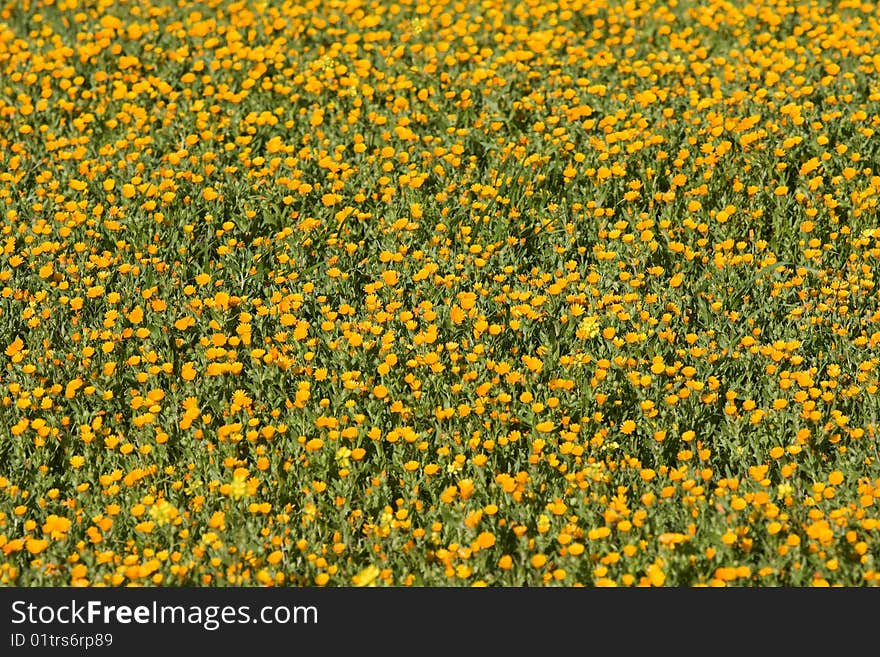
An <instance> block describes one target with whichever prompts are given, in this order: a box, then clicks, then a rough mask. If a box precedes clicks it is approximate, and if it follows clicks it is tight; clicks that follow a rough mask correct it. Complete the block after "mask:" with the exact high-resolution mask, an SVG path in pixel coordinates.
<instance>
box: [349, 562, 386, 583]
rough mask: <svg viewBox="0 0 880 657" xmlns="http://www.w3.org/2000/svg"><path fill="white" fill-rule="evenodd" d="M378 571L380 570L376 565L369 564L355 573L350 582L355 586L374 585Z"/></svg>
mask: <svg viewBox="0 0 880 657" xmlns="http://www.w3.org/2000/svg"><path fill="white" fill-rule="evenodd" d="M380 573H381V571H380V570H379V568H378V567H377V566H374V565H372V564H370V565H369V566H367V567H366V568H364V569H363V570H362V571H360V572H359V573H358V574H357V575H355V576H354V577H353V578H352V582H353V583H354V585H355V586H376V579H378V577H379V574H380Z"/></svg>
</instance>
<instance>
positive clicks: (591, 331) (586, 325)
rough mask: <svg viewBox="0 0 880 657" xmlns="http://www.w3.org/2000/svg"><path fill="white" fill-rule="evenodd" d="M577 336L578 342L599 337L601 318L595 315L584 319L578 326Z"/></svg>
mask: <svg viewBox="0 0 880 657" xmlns="http://www.w3.org/2000/svg"><path fill="white" fill-rule="evenodd" d="M575 335H576V336H577V338H578V340H592V339H593V338H595V337H596V336H597V335H599V318H598V317H596V316H595V315H589V316H587V317H584V318H583V319H582V320H581V322H580V324H578V327H577V330H576V331H575Z"/></svg>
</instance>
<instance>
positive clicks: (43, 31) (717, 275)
mask: <svg viewBox="0 0 880 657" xmlns="http://www.w3.org/2000/svg"><path fill="white" fill-rule="evenodd" d="M0 7H2V9H0V205H2V209H0V550H2V561H0V583H2V584H3V585H18V586H35V585H49V586H57V585H74V586H98V585H108V586H114V585H129V584H135V585H145V586H224V585H233V584H234V585H249V586H250V585H253V586H268V585H280V586H305V585H309V586H314V585H318V586H324V585H326V586H350V585H377V584H378V585H381V584H394V585H423V586H466V585H468V586H469V585H480V584H482V585H490V586H519V585H523V584H526V585H532V586H550V585H557V586H573V585H576V584H582V585H585V586H604V585H623V586H632V585H654V586H694V585H710V586H715V585H735V586H779V585H792V586H806V585H844V586H865V585H876V584H877V583H878V582H880V571H878V570H877V563H876V560H877V558H878V556H880V535H878V532H880V467H878V465H880V464H878V460H877V459H878V451H877V432H878V410H880V402H878V395H877V392H878V366H880V351H878V346H880V304H878V300H880V296H878V289H877V270H878V259H880V227H878V225H877V224H878V215H880V212H878V198H880V171H878V170H877V168H878V161H880V20H878V16H880V6H878V5H877V3H875V2H858V1H855V2H854V1H852V0H840V1H839V2H823V1H819V0H812V1H805V2H786V1H785V0H754V1H747V0H732V1H730V2H727V1H723V0H711V1H710V2H708V3H702V2H696V1H692V0H678V1H676V0H668V1H655V0H646V1H644V2H634V1H628V2H619V1H617V0H595V1H594V0H589V1H587V0H558V1H556V2H549V1H547V0H519V1H516V2H505V1H502V0H483V1H482V2H465V1H461V2H455V1H453V0H435V1H433V2H422V3H420V2H418V1H416V0H413V1H409V0H402V1H400V2H387V1H381V2H380V1H377V0H320V1H319V0H305V1H304V2H293V1H286V2H265V1H264V2H255V1H240V2H229V1H226V0H214V1H210V2H201V3H186V2H172V1H170V0H167V1H165V0H137V1H127V0H113V1H112V2H109V1H107V0H98V1H97V2H92V1H90V2H78V1H77V0H3V1H2V2H0Z"/></svg>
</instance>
